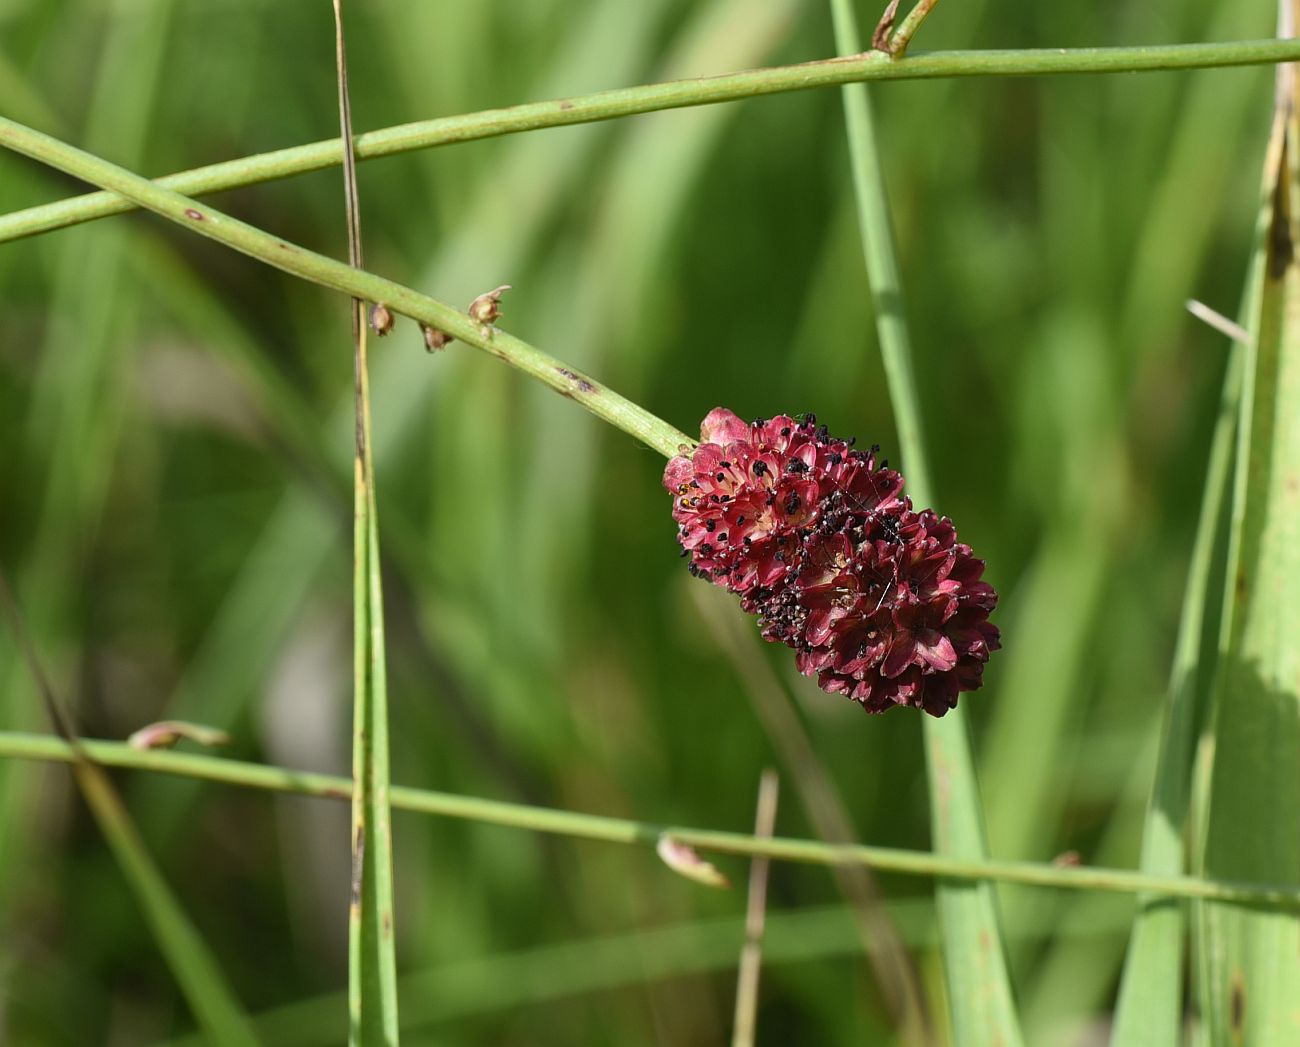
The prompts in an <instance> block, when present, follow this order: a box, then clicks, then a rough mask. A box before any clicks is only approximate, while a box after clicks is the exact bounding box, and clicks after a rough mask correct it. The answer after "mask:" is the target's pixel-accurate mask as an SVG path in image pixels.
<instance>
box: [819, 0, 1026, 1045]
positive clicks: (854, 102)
mask: <svg viewBox="0 0 1300 1047" xmlns="http://www.w3.org/2000/svg"><path fill="white" fill-rule="evenodd" d="M831 13H832V16H833V18H834V23H835V46H836V49H837V50H838V51H839V52H840V53H841V54H855V53H857V52H859V51H861V49H862V41H861V37H860V35H859V33H858V28H857V23H856V20H855V18H854V15H853V6H852V4H851V3H850V2H849V0H831ZM843 93H844V111H845V121H846V123H847V125H848V135H849V147H850V148H849V152H850V156H851V159H852V164H853V186H854V192H855V194H856V196H857V200H858V220H859V226H860V228H861V233H862V248H863V253H864V254H865V255H866V262H867V278H868V281H869V283H870V285H871V293H872V297H873V298H874V299H875V302H876V325H877V331H878V334H879V338H880V348H881V353H882V355H883V357H884V363H885V374H886V377H887V379H888V382H889V392H890V399H891V401H892V402H893V405H894V413H895V417H896V418H897V420H898V442H899V447H900V449H901V451H902V456H903V459H904V460H905V461H906V463H907V476H908V487H909V490H910V492H911V494H912V496H913V498H915V499H916V500H917V501H918V502H920V503H922V504H928V503H929V502H930V501H931V498H930V490H929V486H930V483H929V475H928V473H929V470H928V459H927V456H926V451H925V440H924V429H923V425H922V420H921V411H920V401H919V398H918V396H917V392H916V384H915V379H914V377H913V371H912V351H911V341H910V339H909V336H908V330H907V321H906V318H905V317H904V315H903V312H902V293H901V289H900V280H899V275H898V261H897V258H896V257H895V252H894V237H893V229H892V227H891V223H890V219H889V203H888V199H887V198H886V196H885V189H884V177H883V173H882V170H881V163H880V155H879V152H878V149H877V145H876V140H875V131H874V126H873V118H872V113H871V99H870V96H869V94H868V92H867V88H866V86H865V85H863V84H853V85H850V86H846V87H844V88H843ZM923 719H924V721H925V742H926V768H927V772H928V776H929V781H930V821H931V827H932V831H933V841H934V848H935V850H936V851H937V852H939V853H941V854H945V855H954V856H959V857H966V858H983V857H985V856H986V854H987V852H988V845H987V843H986V842H985V838H984V824H983V819H982V816H981V814H980V809H979V786H978V783H977V782H976V780H975V771H974V766H973V764H972V760H971V752H970V737H969V734H968V730H967V727H966V721H965V717H964V713H963V710H962V708H961V707H960V706H958V707H957V708H956V709H953V710H952V711H951V712H949V713H948V715H947V716H945V717H944V718H943V719H941V720H936V719H933V718H931V717H924V718H923ZM938 898H939V916H940V922H941V926H942V928H943V942H944V948H943V959H944V972H945V975H946V982H947V987H948V1007H949V1012H950V1014H951V1015H952V1024H953V1036H954V1039H955V1041H956V1042H957V1043H960V1044H973V1045H974V1044H999V1045H1002V1047H1011V1045H1014V1044H1019V1043H1020V1042H1021V1034H1020V1026H1019V1022H1018V1021H1017V1018H1016V1011H1015V1003H1014V999H1013V993H1012V987H1011V978H1010V974H1009V972H1008V970H1007V962H1006V955H1005V951H1004V949H1003V944H1002V936H1001V931H1000V928H999V925H998V914H997V907H996V903H995V899H994V895H993V888H992V885H990V884H989V883H983V882H973V883H964V884H956V883H952V882H941V883H940V884H939V887H938Z"/></svg>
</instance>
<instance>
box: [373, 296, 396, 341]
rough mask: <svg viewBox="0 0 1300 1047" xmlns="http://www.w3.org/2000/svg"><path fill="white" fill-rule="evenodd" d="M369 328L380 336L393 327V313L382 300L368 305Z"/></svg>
mask: <svg viewBox="0 0 1300 1047" xmlns="http://www.w3.org/2000/svg"><path fill="white" fill-rule="evenodd" d="M370 329H371V330H372V331H374V332H375V334H377V335H379V337H380V338H383V337H384V335H386V334H388V332H389V331H391V330H392V329H393V314H392V313H390V312H389V311H388V306H386V305H384V303H383V302H376V303H375V304H374V305H372V306H371V307H370Z"/></svg>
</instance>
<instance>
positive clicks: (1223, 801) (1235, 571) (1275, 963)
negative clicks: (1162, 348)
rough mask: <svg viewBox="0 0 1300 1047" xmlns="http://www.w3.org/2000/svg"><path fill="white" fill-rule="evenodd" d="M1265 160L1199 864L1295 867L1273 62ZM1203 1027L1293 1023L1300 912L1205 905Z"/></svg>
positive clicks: (1282, 130)
mask: <svg viewBox="0 0 1300 1047" xmlns="http://www.w3.org/2000/svg"><path fill="white" fill-rule="evenodd" d="M1279 98H1280V99H1281V101H1282V104H1281V105H1279V107H1278V111H1277V114H1276V115H1275V118H1274V127H1273V135H1272V138H1271V140H1270V148H1269V150H1268V157H1267V160H1266V164H1265V185H1264V190H1265V193H1264V199H1265V213H1264V216H1263V218H1262V219H1261V222H1260V224H1259V230H1258V232H1259V239H1258V245H1259V246H1258V250H1257V255H1256V262H1255V266H1256V272H1257V273H1259V274H1260V278H1259V279H1257V281H1256V283H1255V287H1256V288H1257V293H1256V295H1255V302H1254V308H1253V309H1252V310H1251V316H1250V320H1251V322H1250V324H1249V326H1250V328H1251V330H1252V334H1253V335H1254V339H1255V342H1254V345H1253V346H1252V347H1251V348H1250V349H1249V350H1248V351H1247V352H1246V353H1245V361H1244V374H1243V387H1242V400H1241V415H1240V423H1239V430H1238V446H1237V472H1236V484H1235V491H1234V501H1233V515H1232V524H1231V526H1232V531H1231V537H1230V547H1229V549H1230V552H1229V560H1228V572H1227V589H1226V592H1225V597H1224V601H1225V607H1224V616H1223V618H1224V621H1223V629H1222V632H1221V642H1222V644H1223V647H1224V654H1223V664H1222V667H1221V671H1220V674H1219V680H1218V687H1217V692H1216V696H1215V698H1216V708H1215V723H1214V738H1215V753H1214V764H1213V770H1212V780H1211V785H1210V806H1209V812H1208V822H1207V826H1206V840H1205V849H1204V867H1205V870H1206V872H1207V873H1209V874H1211V875H1230V876H1236V875H1241V876H1251V875H1256V874H1258V873H1260V872H1261V871H1264V870H1267V871H1268V874H1269V875H1270V876H1273V877H1280V878H1283V879H1287V880H1290V881H1295V880H1297V879H1300V835H1297V833H1296V828H1295V827H1296V819H1297V817H1298V816H1300V645H1298V644H1297V643H1296V637H1297V636H1298V635H1300V596H1298V595H1297V590H1296V588H1295V585H1294V579H1295V575H1296V572H1297V571H1298V570H1300V479H1297V478H1298V477H1300V266H1298V265H1297V262H1296V258H1295V243H1296V236H1297V228H1296V222H1295V216H1296V206H1297V202H1298V201H1300V181H1298V180H1297V175H1296V147H1297V140H1296V134H1297V131H1298V125H1297V123H1296V120H1295V117H1294V110H1293V106H1294V100H1295V86H1294V83H1293V81H1292V79H1291V77H1289V76H1287V75H1286V74H1285V73H1280V74H1279ZM1197 930H1198V932H1199V935H1200V940H1199V942H1198V946H1199V949H1198V957H1199V963H1200V971H1199V974H1200V991H1201V997H1202V999H1201V1003H1202V1008H1203V1011H1204V1018H1205V1022H1206V1026H1207V1030H1208V1033H1209V1039H1210V1041H1211V1042H1215V1043H1244V1044H1274V1043H1288V1042H1293V1041H1294V1040H1295V1038H1296V1035H1297V1026H1296V1011H1295V1001H1296V999H1297V997H1300V920H1297V918H1296V916H1295V915H1294V914H1287V913H1280V912H1275V911H1273V912H1271V911H1267V910H1259V909H1246V908H1242V907H1235V906H1224V905H1205V906H1203V907H1202V908H1201V909H1200V911H1199V921H1198V928H1197Z"/></svg>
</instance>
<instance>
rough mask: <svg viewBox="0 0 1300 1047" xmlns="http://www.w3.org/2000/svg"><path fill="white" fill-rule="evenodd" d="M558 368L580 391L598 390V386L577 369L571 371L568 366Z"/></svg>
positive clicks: (590, 391)
mask: <svg viewBox="0 0 1300 1047" xmlns="http://www.w3.org/2000/svg"><path fill="white" fill-rule="evenodd" d="M556 370H557V371H559V372H560V374H562V375H564V377H565V378H567V379H568V380H569V382H570V384H571V385H572V386H573V387H574V388H575V389H577V390H578V392H580V393H594V392H595V391H596V387H595V386H594V385H592V384H591V383H590V382H589V381H587V379H585V378H583V377H582V375H580V374H578V372H577V371H570V370H569V369H568V368H567V367H557V368H556Z"/></svg>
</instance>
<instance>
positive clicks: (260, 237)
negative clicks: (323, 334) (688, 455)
mask: <svg viewBox="0 0 1300 1047" xmlns="http://www.w3.org/2000/svg"><path fill="white" fill-rule="evenodd" d="M0 145H4V146H7V147H8V148H10V149H13V150H14V151H16V152H19V153H22V154H24V155H26V156H30V157H32V158H33V159H35V160H39V161H41V162H42V163H46V164H49V165H50V166H51V167H55V168H57V169H59V170H60V171H64V172H66V173H68V174H71V175H75V176H76V177H78V178H82V179H84V180H86V181H88V182H92V183H94V184H95V185H99V186H102V187H103V188H105V189H111V190H112V191H113V192H115V193H118V194H119V195H121V196H124V197H127V198H128V199H131V200H134V201H135V202H136V203H137V204H139V205H140V206H141V207H144V208H146V209H148V210H150V211H155V212H157V213H158V214H160V215H162V216H163V217H164V218H168V219H170V220H171V221H173V222H176V223H177V224H179V225H183V226H187V227H188V228H190V229H192V230H193V231H194V232H196V233H200V234H201V235H203V236H207V237H209V238H211V239H213V240H216V241H218V242H220V243H223V244H225V245H226V246H227V247H233V248H234V249H235V250H236V251H240V252H242V253H244V254H246V255H249V256H251V257H253V258H257V259H259V260H260V261H263V262H266V263H267V264H268V265H273V266H275V267H276V268H277V269H283V270H284V271H285V272H287V273H291V274H293V275H294V276H300V277H302V278H303V279H305V280H310V281H312V282H313V283H317V284H320V285H322V286H324V287H330V288H333V289H334V290H336V291H342V292H343V293H344V294H348V295H351V296H352V297H354V298H364V299H366V300H368V301H372V302H383V303H384V304H385V305H387V306H388V308H389V309H390V310H392V311H393V312H395V313H400V314H401V315H403V316H409V317H410V318H411V319H413V320H418V321H419V322H421V323H424V324H429V325H431V326H433V327H437V328H440V329H441V330H443V331H446V332H447V333H448V334H451V335H454V336H455V337H456V338H458V339H459V340H460V341H462V342H465V343H466V344H468V345H472V346H475V347H477V348H479V349H482V350H483V351H484V352H487V353H490V354H491V355H492V356H495V357H496V358H497V359H499V360H502V361H504V362H505V363H508V364H509V365H510V366H511V367H514V368H516V369H518V370H520V371H523V372H524V373H525V374H527V375H529V376H530V377H533V378H536V379H537V380H538V381H540V382H542V383H543V384H545V385H549V386H550V387H551V388H552V389H555V390H556V391H557V392H559V393H560V394H561V395H563V396H567V397H568V398H569V399H571V400H576V401H577V402H578V403H580V404H582V406H584V407H585V408H587V410H589V411H591V413H592V414H594V415H596V416H597V417H598V418H603V419H604V420H605V421H607V422H609V423H610V424H611V425H613V426H615V427H616V428H618V429H621V430H623V432H625V433H628V434H629V435H630V436H633V437H635V438H636V439H638V440H640V441H641V442H642V443H644V444H646V445H647V446H649V447H652V448H654V449H655V450H656V451H659V452H660V453H661V454H663V455H665V456H667V457H672V456H673V455H675V454H676V453H677V452H678V450H679V449H680V448H681V447H682V446H683V445H687V446H689V445H692V444H693V443H694V441H693V440H691V439H690V438H689V437H688V436H686V435H685V434H684V433H682V432H679V431H678V430H677V429H675V428H673V427H672V426H671V425H669V424H668V423H667V422H665V421H663V420H662V419H660V418H657V417H655V416H654V415H653V414H651V413H650V412H649V411H647V410H645V408H643V407H641V406H639V405H638V404H635V403H633V402H632V401H630V400H628V399H626V398H625V397H622V396H619V395H618V393H616V392H614V391H613V390H612V389H607V388H605V387H604V386H602V385H600V384H599V383H598V382H596V380H595V379H593V378H589V377H588V376H586V375H584V374H581V373H580V372H578V371H575V370H574V369H573V368H571V367H567V366H566V365H565V364H563V363H562V362H561V361H559V360H557V359H555V358H554V357H552V356H548V355H547V354H546V353H544V352H542V351H541V350H540V349H537V348H535V347H533V346H531V345H529V344H528V343H527V342H523V341H521V340H520V339H518V338H515V337H514V336H513V335H510V334H506V333H505V332H504V331H495V330H493V329H491V328H487V329H484V328H481V327H480V325H479V324H477V323H475V322H474V321H473V320H471V319H470V318H469V317H468V316H467V315H466V314H464V313H462V312H459V311H457V310H456V309H453V308H452V307H451V306H449V305H445V304H443V303H442V302H439V301H437V300H436V299H433V298H430V297H429V296H428V295H424V294H420V292H418V291H415V290H412V289H411V288H409V287H404V286H403V285H401V284H399V283H395V282H394V281H392V280H386V279H384V278H383V277H382V276H376V275H375V274H373V273H368V272H366V271H365V270H361V269H353V268H352V267H351V266H349V265H346V264H345V263H343V262H339V261H336V260H335V259H333V258H327V257H326V256H325V255H321V254H316V253H315V252H314V251H308V250H307V249H306V248H304V247H299V246H297V245H296V244H291V243H289V242H288V241H286V240H281V239H280V238H279V237H277V236H272V235H271V234H270V233H266V232H263V231H262V230H261V229H258V228H256V227H255V226H251V225H249V224H247V223H246V222H241V221H239V220H238V219H237V218H232V217H230V216H229V215H226V214H223V213H222V212H220V211H215V210H213V209H212V208H210V207H207V206H206V205H201V204H199V203H198V202H197V201H195V200H191V199H190V198H189V197H186V196H182V195H181V194H180V193H177V192H174V191H173V190H171V189H167V188H164V187H163V186H161V185H156V184H154V183H153V182H150V181H149V180H148V179H147V178H141V177H140V176H139V175H135V174H132V173H131V172H130V171H127V170H126V169H125V168H122V167H118V166H117V165H116V164H113V163H110V162H109V161H107V160H103V159H101V158H99V157H97V156H92V155H91V154H90V153H87V152H84V151H83V150H81V149H77V148H76V147H75V146H71V145H68V144H66V143H64V142H60V141H59V140H58V139H56V138H51V137H50V136H49V135H46V134H42V133H41V132H40V131H34V130H32V129H31V128H29V127H25V126H23V125H22V124H19V123H15V122H14V121H12V120H8V119H5V118H4V117H0Z"/></svg>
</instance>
